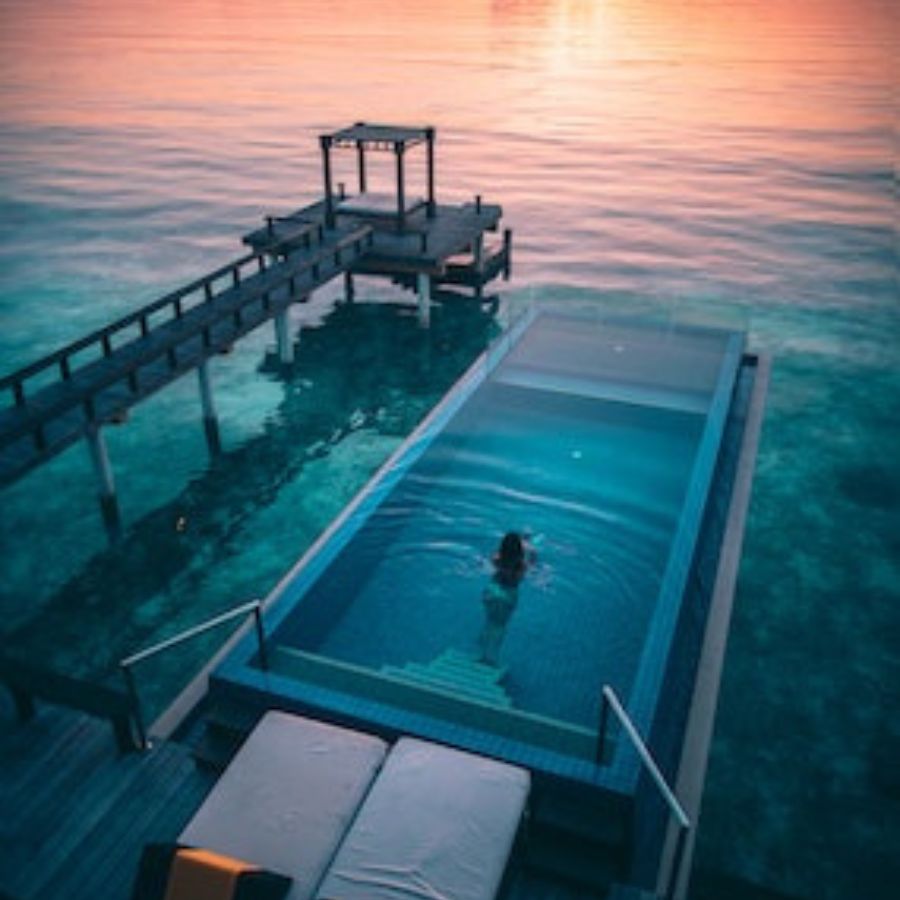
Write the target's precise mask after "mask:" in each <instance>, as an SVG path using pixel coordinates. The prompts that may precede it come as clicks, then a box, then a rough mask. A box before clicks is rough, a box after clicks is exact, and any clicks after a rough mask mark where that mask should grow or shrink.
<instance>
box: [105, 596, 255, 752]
mask: <svg viewBox="0 0 900 900" xmlns="http://www.w3.org/2000/svg"><path fill="white" fill-rule="evenodd" d="M250 615H252V616H253V618H254V621H255V624H256V640H257V643H258V644H259V665H260V668H262V669H268V668H269V661H268V658H267V657H266V643H265V632H264V630H263V621H262V601H261V600H251V601H250V602H249V603H243V604H241V605H240V606H236V607H235V608H234V609H230V610H228V612H224V613H222V614H221V615H218V616H214V617H213V618H212V619H207V620H206V621H205V622H201V623H200V624H199V625H194V626H193V627H192V628H187V629H185V630H184V631H181V632H179V633H178V634H176V635H175V636H174V637H170V638H167V639H166V640H164V641H160V642H159V643H158V644H153V646H151V647H147V648H146V649H144V650H139V651H138V652H137V653H132V654H131V656H126V657H125V658H124V659H121V660H119V669H120V671H121V672H122V677H123V678H124V679H125V688H126V690H127V691H128V695H129V697H130V698H131V703H132V707H133V709H134V719H135V725H136V726H137V732H138V741H139V743H140V746H141V749H146V748H147V729H146V728H145V726H144V716H143V712H142V710H141V701H140V697H139V696H138V691H137V684H136V682H135V680H134V673H133V672H132V671H131V670H132V667H133V666H134V665H135V664H136V663H139V662H143V661H144V660H145V659H149V658H150V657H151V656H156V655H157V654H159V653H162V652H163V651H164V650H168V649H170V648H171V647H176V646H178V645H179V644H183V643H184V642H185V641H189V640H191V639H192V638H195V637H198V636H199V635H201V634H205V633H206V632H207V631H211V630H212V629H213V628H217V627H218V626H219V625H224V624H225V623H226V622H230V621H231V620H232V619H237V618H239V617H240V616H250Z"/></svg>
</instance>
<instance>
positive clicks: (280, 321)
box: [275, 309, 294, 366]
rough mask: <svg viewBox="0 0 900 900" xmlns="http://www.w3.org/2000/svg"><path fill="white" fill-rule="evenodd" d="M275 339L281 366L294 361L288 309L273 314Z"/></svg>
mask: <svg viewBox="0 0 900 900" xmlns="http://www.w3.org/2000/svg"><path fill="white" fill-rule="evenodd" d="M275 340H276V342H277V344H278V358H279V360H281V364H282V365H283V366H289V365H291V363H293V361H294V343H293V341H292V340H291V326H290V322H289V321H288V311H287V310H286V309H283V310H282V311H281V312H280V313H276V314H275Z"/></svg>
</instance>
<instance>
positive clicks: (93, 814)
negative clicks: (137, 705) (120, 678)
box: [0, 703, 214, 900]
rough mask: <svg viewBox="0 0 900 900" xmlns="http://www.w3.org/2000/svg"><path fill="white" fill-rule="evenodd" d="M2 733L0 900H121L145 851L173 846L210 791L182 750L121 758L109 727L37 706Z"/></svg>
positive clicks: (169, 747) (165, 747) (171, 747)
mask: <svg viewBox="0 0 900 900" xmlns="http://www.w3.org/2000/svg"><path fill="white" fill-rule="evenodd" d="M10 711H11V704H9V703H4V704H3V706H2V709H0V712H2V714H3V716H4V718H3V720H2V727H0V764H2V765H0V810H2V815H0V895H3V896H11V897H15V898H16V900H33V898H38V897H46V898H51V897H52V898H59V897H66V898H67V900H68V898H71V900H75V898H82V897H83V898H88V897H104V898H108V900H118V898H121V900H127V898H128V896H129V894H130V887H131V882H132V879H133V875H134V871H135V870H134V866H135V865H136V863H137V859H138V857H139V855H140V851H141V848H142V846H143V844H144V843H146V842H147V841H151V840H161V841H165V840H173V839H174V838H175V837H177V835H178V834H179V833H180V832H181V830H182V828H183V826H184V824H185V823H186V822H187V821H188V820H189V819H190V817H191V815H192V814H193V811H194V810H195V809H196V808H197V806H199V804H200V802H202V799H203V797H205V795H206V793H207V792H208V791H209V789H210V787H211V785H212V783H213V780H214V779H213V778H212V777H211V776H210V775H209V774H208V773H205V772H202V771H200V770H198V769H197V768H196V766H195V765H194V763H193V760H192V757H191V755H190V750H189V748H187V747H186V746H182V745H179V744H162V745H160V746H158V747H157V748H155V749H154V750H151V751H150V752H149V753H147V754H127V755H124V756H122V755H119V754H118V753H117V751H116V746H115V741H114V740H113V738H112V735H111V733H110V730H109V726H108V724H107V723H105V722H103V721H99V720H96V719H90V718H88V717H86V716H82V715H80V714H78V713H74V712H71V711H68V710H63V709H58V708H54V707H39V711H38V715H37V716H36V717H35V719H33V720H32V721H30V722H28V723H25V724H23V725H17V724H15V723H13V722H12V721H11V720H10V719H9V718H8V717H7V713H9V712H10Z"/></svg>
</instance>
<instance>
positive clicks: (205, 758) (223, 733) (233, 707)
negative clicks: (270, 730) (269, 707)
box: [192, 698, 262, 772]
mask: <svg viewBox="0 0 900 900" xmlns="http://www.w3.org/2000/svg"><path fill="white" fill-rule="evenodd" d="M261 714H262V713H261V710H260V708H259V707H257V706H252V705H250V704H246V703H241V702H240V701H236V700H232V699H228V698H217V699H216V700H215V701H214V702H213V703H212V704H211V705H210V707H209V709H208V710H207V711H206V713H205V714H204V717H203V721H204V724H203V728H202V730H201V733H200V738H199V740H198V741H196V743H195V744H194V746H193V748H192V752H193V755H194V761H195V762H196V763H197V765H198V766H200V767H201V768H203V769H206V770H207V771H210V772H222V771H224V770H225V768H226V766H227V765H228V764H229V763H230V762H231V760H232V759H233V758H234V755H235V754H236V753H237V752H238V750H240V748H241V745H242V744H243V743H244V741H245V740H246V738H247V735H248V734H250V732H251V731H252V730H253V729H254V728H255V727H256V724H257V722H259V719H260V716H261Z"/></svg>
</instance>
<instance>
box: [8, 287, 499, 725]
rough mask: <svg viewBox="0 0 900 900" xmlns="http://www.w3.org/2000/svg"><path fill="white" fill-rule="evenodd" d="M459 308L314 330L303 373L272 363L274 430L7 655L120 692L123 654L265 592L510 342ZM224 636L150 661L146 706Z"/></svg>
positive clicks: (149, 525) (120, 548)
mask: <svg viewBox="0 0 900 900" xmlns="http://www.w3.org/2000/svg"><path fill="white" fill-rule="evenodd" d="M435 299H436V300H438V301H440V300H441V296H440V295H438V296H436V298H435ZM444 299H445V300H447V302H444V303H439V305H437V306H436V307H435V309H434V310H433V315H432V321H431V327H430V328H429V329H423V328H421V327H420V326H419V324H418V321H417V318H416V315H415V309H414V308H412V307H410V306H408V305H399V304H393V303H366V302H357V303H353V304H341V305H338V306H336V307H335V308H334V309H333V310H332V311H331V312H330V313H329V314H328V315H327V316H325V317H324V319H323V320H322V322H321V324H319V325H317V326H313V327H304V328H303V330H302V333H301V336H300V342H299V346H298V352H297V357H296V360H295V362H294V363H293V364H291V365H289V366H284V365H282V364H281V363H280V362H279V360H278V358H277V356H276V355H275V354H274V353H267V354H266V356H265V358H263V359H262V360H261V362H260V365H259V367H258V370H259V377H261V378H269V379H272V380H275V381H278V382H279V383H280V384H281V385H282V388H283V395H282V398H281V400H280V402H279V404H278V406H277V409H276V410H275V412H274V414H273V415H271V416H270V417H269V418H268V419H267V420H266V422H265V424H264V426H263V428H262V429H261V431H260V432H259V433H258V434H257V435H255V436H254V437H252V438H250V439H248V440H246V441H245V442H243V443H242V444H240V445H239V446H236V447H233V448H230V449H227V450H226V451H225V452H223V453H222V454H221V456H219V457H218V458H217V459H216V460H215V461H213V462H211V463H210V464H209V465H208V466H207V467H206V468H205V469H204V471H203V472H202V473H201V474H199V475H198V476H197V477H195V478H193V479H192V480H191V481H189V482H188V483H186V484H185V486H184V488H183V490H182V491H181V492H180V494H178V495H177V496H176V497H175V498H174V499H172V500H171V501H170V502H167V503H165V504H163V505H161V506H159V507H158V508H156V509H154V510H152V511H151V512H149V513H148V514H146V515H144V516H143V517H142V518H140V519H139V520H137V521H135V522H134V523H133V524H131V525H130V526H129V527H128V528H127V531H126V532H125V533H124V534H123V536H122V538H121V540H120V541H119V542H118V543H117V544H116V545H114V546H110V547H107V548H105V549H103V550H101V551H99V552H97V553H96V554H95V555H93V556H92V557H91V558H90V559H88V560H87V561H86V562H85V564H84V565H83V566H82V567H81V568H79V569H78V571H76V572H74V574H72V575H71V577H69V578H68V580H67V581H65V583H64V584H62V586H61V587H59V588H58V589H57V590H56V591H55V592H53V593H52V594H51V595H50V596H49V597H48V598H47V599H46V600H45V601H44V602H40V603H39V605H37V606H36V607H35V608H34V610H33V611H32V614H31V615H30V617H29V618H27V619H26V620H25V621H24V622H22V623H20V624H19V625H17V626H15V627H14V628H13V629H12V630H11V631H10V632H8V633H7V634H5V635H4V644H5V646H6V648H7V652H9V653H11V654H12V655H20V656H22V657H25V658H28V659H31V660H32V661H44V662H45V663H47V664H49V665H51V666H53V667H55V668H57V669H58V670H60V671H63V672H66V673H68V674H71V675H75V676H79V677H84V678H89V679H94V680H109V679H111V678H113V677H115V675H116V665H117V662H118V660H119V659H121V658H122V657H123V656H125V655H128V654H129V653H132V652H134V651H135V650H137V649H140V648H142V647H144V646H146V645H148V644H150V643H153V642H155V641H158V640H162V639H165V638H167V637H170V636H171V635H173V634H175V633H177V632H178V631H180V630H181V629H183V628H187V627H190V626H192V625H195V624H197V623H199V622H201V621H203V620H204V619H205V618H208V617H210V616H213V615H216V614H218V613H220V612H222V611H224V610H226V609H229V608H231V607H233V606H235V605H238V604H240V603H242V602H245V601H247V600H248V599H252V598H254V597H262V596H265V594H266V593H268V591H269V590H271V588H272V587H273V586H274V584H275V583H277V580H278V578H279V577H280V576H281V575H283V574H284V573H285V572H286V571H287V569H288V568H289V567H290V566H291V565H292V563H293V562H294V561H295V560H296V559H297V558H299V556H300V555H301V554H302V552H303V551H304V550H305V549H306V547H307V546H309V544H310V543H312V541H313V540H315V538H316V537H317V536H318V534H319V533H320V532H321V530H322V529H323V528H324V527H325V526H327V524H328V522H329V521H331V519H332V518H333V517H334V516H335V515H337V514H338V513H339V512H340V510H341V509H342V508H343V506H344V505H345V504H346V503H347V502H348V501H349V500H350V499H351V498H352V496H353V495H354V494H355V493H356V492H357V491H358V490H359V488H361V487H362V485H363V484H364V483H365V482H366V481H367V480H368V478H369V477H370V476H371V475H372V474H373V473H374V471H375V470H376V469H377V468H378V466H379V465H381V463H382V462H384V460H385V459H386V457H387V456H388V455H389V454H390V453H391V452H392V451H393V450H394V449H395V448H396V447H397V446H398V445H399V443H400V442H401V440H402V439H403V438H404V437H405V436H406V435H407V434H408V433H409V432H410V431H411V430H412V429H413V428H414V427H415V426H416V424H417V423H418V422H419V421H420V420H421V419H422V418H423V417H424V416H425V415H426V414H427V413H428V411H429V410H430V409H431V408H432V407H433V406H434V405H435V404H436V403H437V402H438V401H439V400H440V398H441V397H442V396H443V394H444V393H445V392H446V391H447V389H448V388H449V387H450V386H451V385H452V384H453V383H454V381H456V379H457V378H458V377H459V376H460V375H461V374H462V373H463V372H464V371H465V369H466V368H467V367H468V366H469V365H470V364H471V363H472V361H473V360H474V359H475V358H476V357H477V355H478V354H479V353H480V352H481V351H482V350H483V349H484V348H485V346H486V345H487V343H488V342H489V340H490V339H491V337H492V336H493V335H495V334H496V333H497V331H498V326H497V324H496V321H495V319H494V317H493V315H492V312H493V309H492V307H491V306H490V305H485V304H481V303H477V302H475V301H473V300H470V299H468V298H465V297H460V296H454V295H450V296H447V297H445V298H444ZM148 464H149V465H151V466H162V467H164V466H165V460H164V459H154V460H149V461H148ZM259 530H263V533H266V534H268V535H269V536H270V539H267V540H265V541H263V542H262V543H261V544H260V542H259ZM254 531H255V532H256V534H254V535H253V538H252V540H250V539H248V535H251V534H252V533H253V532H254ZM225 637H226V634H225V633H222V632H221V631H219V632H214V633H211V634H208V635H206V636H204V637H202V638H199V639H198V640H197V641H196V642H195V643H192V644H190V645H185V646H183V647H182V648H180V649H179V650H175V651H172V652H170V653H168V654H164V655H163V656H161V657H158V658H157V660H154V661H151V662H148V663H147V664H146V671H145V672H143V673H139V681H140V682H141V692H142V695H143V696H144V699H145V703H146V705H147V706H148V707H150V709H151V710H152V711H154V712H155V711H158V710H160V709H161V708H162V707H164V705H165V704H166V702H168V701H169V700H171V698H172V697H173V696H174V694H175V692H176V691H177V690H178V689H179V688H180V686H181V685H182V684H183V683H184V682H185V681H186V680H187V679H189V678H190V676H191V675H192V674H193V672H194V671H195V670H196V669H197V668H198V667H199V666H200V665H201V664H202V662H203V661H204V660H205V659H206V658H207V657H208V656H209V655H210V654H211V653H212V652H213V651H214V649H215V648H216V647H217V646H218V645H219V644H221V642H222V641H223V640H224V639H225ZM143 668H144V667H142V669H143Z"/></svg>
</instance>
